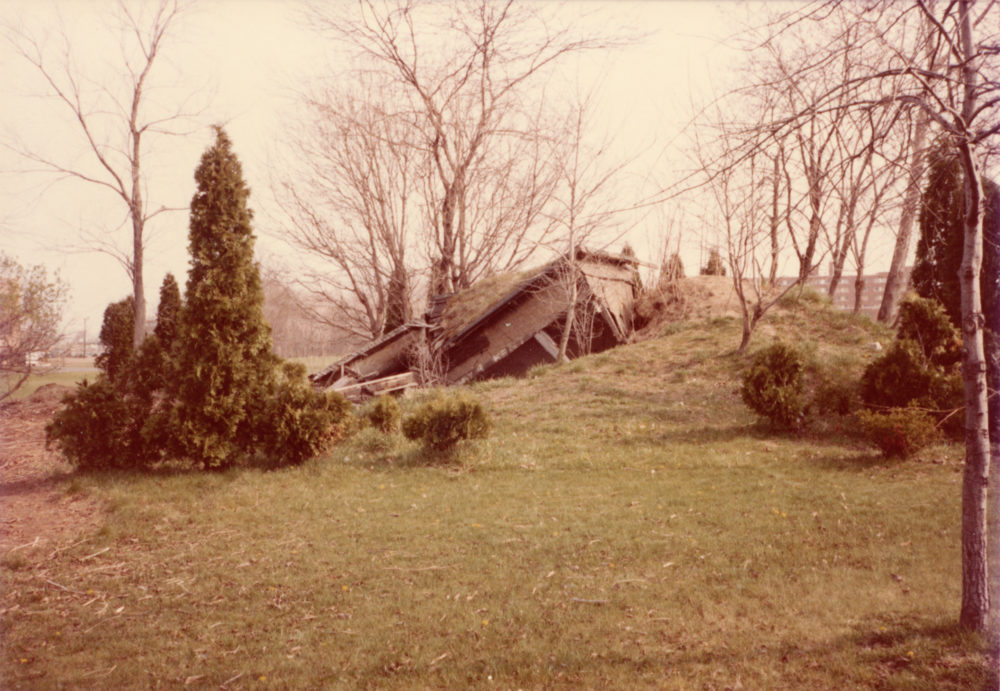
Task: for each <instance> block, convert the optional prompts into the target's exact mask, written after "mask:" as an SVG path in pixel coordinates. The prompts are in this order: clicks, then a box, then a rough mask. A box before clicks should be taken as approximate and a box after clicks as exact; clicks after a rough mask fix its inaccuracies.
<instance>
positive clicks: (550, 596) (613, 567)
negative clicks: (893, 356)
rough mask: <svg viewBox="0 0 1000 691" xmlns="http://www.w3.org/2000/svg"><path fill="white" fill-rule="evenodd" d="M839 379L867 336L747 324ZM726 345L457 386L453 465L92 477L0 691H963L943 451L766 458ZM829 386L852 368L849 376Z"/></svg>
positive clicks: (975, 672) (31, 556)
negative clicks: (92, 518)
mask: <svg viewBox="0 0 1000 691" xmlns="http://www.w3.org/2000/svg"><path fill="white" fill-rule="evenodd" d="M775 334H783V335H785V336H787V337H789V338H796V339H797V340H799V341H808V340H813V341H814V342H818V339H819V338H821V337H822V338H823V339H824V341H823V344H822V345H817V346H815V347H814V348H813V350H814V352H816V353H817V354H818V355H819V356H822V357H824V358H830V357H834V356H836V357H839V358H840V360H841V361H843V362H845V363H850V364H849V366H847V368H848V369H849V370H850V371H847V372H845V376H848V375H850V376H854V375H856V374H858V373H859V372H860V368H861V367H863V365H864V363H865V361H866V359H870V358H871V357H872V356H873V355H874V353H873V352H872V351H871V349H870V347H869V346H870V343H871V342H872V340H874V339H875V338H878V337H882V338H883V341H884V338H885V332H882V331H879V330H878V329H876V328H875V327H870V326H867V325H866V323H865V322H863V321H856V320H853V319H851V318H848V317H844V316H840V315H834V314H833V313H832V312H829V311H828V310H825V309H824V310H822V311H821V314H820V315H819V316H816V315H814V314H812V313H810V312H808V311H805V310H803V309H797V310H790V311H785V312H782V313H779V314H776V315H774V317H773V318H771V317H770V316H769V321H767V322H766V323H765V325H764V326H763V327H762V331H761V333H759V334H758V335H757V336H755V339H756V340H755V343H756V344H757V345H758V346H760V345H764V344H766V343H767V342H768V340H769V339H770V338H772V337H773V336H774V335H775ZM738 341H739V324H738V323H737V322H735V321H733V320H725V319H720V320H714V321H711V322H702V323H692V324H687V325H683V326H675V327H674V328H673V329H672V333H669V334H668V335H665V336H664V337H663V338H660V339H657V340H654V341H648V342H644V343H640V344H636V345H632V346H628V347H624V348H619V349H616V350H614V351H609V352H607V353H603V354H600V355H596V356H592V357H589V358H585V359H582V360H578V361H575V362H573V363H569V364H567V365H562V366H558V367H545V368H541V369H537V370H535V371H533V372H532V374H531V376H530V377H529V378H528V379H525V380H520V381H515V380H499V381H494V382H487V383H483V384H479V385H476V386H475V387H474V390H475V391H476V393H477V394H478V395H479V396H480V397H481V398H482V399H483V400H484V401H485V402H486V403H487V405H488V407H489V409H490V412H491V415H492V418H493V420H494V423H495V429H494V432H493V435H492V436H491V438H490V439H489V440H487V441H485V442H483V443H480V444H478V445H477V446H474V447H469V448H466V449H465V450H464V452H463V453H464V463H462V464H461V465H460V466H458V467H456V466H436V467H424V466H420V465H418V464H417V463H415V459H418V458H420V456H419V454H417V453H416V452H415V450H414V449H413V448H412V446H410V445H409V443H408V442H405V441H404V440H402V439H400V438H391V439H388V440H387V439H385V438H380V437H377V436H375V435H374V434H370V433H365V434H362V435H360V436H358V437H356V438H355V439H353V440H351V441H350V442H347V443H344V444H342V445H340V446H338V447H336V448H334V449H332V450H331V452H330V453H329V454H328V455H326V456H324V457H322V458H318V459H314V460H313V461H310V462H308V463H307V464H305V465H303V466H302V467H298V468H293V469H287V470H281V471H275V472H263V471H251V470H243V471H233V472H226V473H214V474H213V473H204V474H202V473H180V474H169V473H164V474H152V475H129V474H120V473H119V474H97V475H79V476H75V477H73V478H71V479H69V480H68V481H67V482H66V485H65V491H66V492H83V493H86V494H88V495H91V496H94V497H97V498H99V499H100V500H102V501H103V503H104V504H105V505H106V506H107V508H108V510H109V518H108V520H107V522H106V523H105V525H104V526H103V528H102V529H101V530H100V531H99V532H97V533H96V534H91V535H86V536H84V537H83V538H82V539H81V540H80V541H78V542H75V543H71V544H65V545H61V546H59V547H58V548H56V549H53V548H52V547H51V546H49V547H46V548H45V549H41V548H32V547H25V548H23V549H20V550H17V551H11V552H8V553H7V554H5V555H3V557H2V561H0V566H2V568H0V577H2V581H0V587H2V595H0V604H2V617H3V619H2V626H3V646H2V653H0V665H2V666H0V681H2V683H0V686H3V687H4V688H59V687H74V688H76V687H92V688H135V687H178V686H183V685H190V686H192V687H195V688H199V687H201V688H207V687H213V688H218V687H220V686H222V687H226V688H319V687H326V688H329V687H333V688H357V687H362V688H428V687H447V688H467V687H473V688H493V687H495V688H501V689H513V688H574V689H576V688H642V687H648V688H678V689H687V688H698V689H701V688H708V689H715V688H718V689H722V688H747V689H764V688H792V689H843V688H925V689H947V688H954V689H960V688H961V689H964V688H977V687H979V686H981V685H982V684H983V683H984V681H985V679H986V674H987V671H986V658H985V654H984V647H983V645H982V642H981V641H980V640H979V639H978V638H977V637H975V636H970V635H966V634H963V633H961V632H960V631H959V630H958V629H957V627H956V622H957V617H958V609H959V597H960V545H959V528H960V515H959V495H960V483H961V458H962V449H961V448H960V447H958V446H948V445H945V446H939V447H935V448H932V449H928V450H926V451H925V452H923V453H922V454H921V455H920V456H919V457H917V458H916V459H913V460H910V461H907V462H887V461H884V460H883V459H881V458H880V457H879V456H878V455H877V454H876V453H875V452H873V451H872V450H870V449H868V448H866V447H865V446H863V445H861V444H860V443H859V442H857V441H856V440H855V439H854V438H853V437H852V436H851V435H849V434H847V433H846V432H840V431H838V430H837V428H836V423H831V424H830V425H829V426H828V429H827V432H826V433H825V434H823V435H819V434H815V433H813V434H804V435H800V436H796V435H786V436H781V435H774V434H771V433H769V432H768V431H767V430H765V429H763V428H761V427H760V426H759V425H757V424H756V423H755V421H754V420H753V418H752V417H751V415H750V414H749V413H748V412H747V411H746V409H745V408H744V407H743V405H742V404H741V402H740V400H739V396H738V395H737V393H736V388H737V384H736V372H738V371H739V369H740V368H741V367H742V366H743V364H744V363H745V362H746V360H745V359H743V358H738V357H737V356H736V355H735V354H734V353H733V349H734V347H735V345H736V344H737V343H738ZM851 368H853V369H851Z"/></svg>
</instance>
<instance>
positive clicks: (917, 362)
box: [861, 340, 934, 408]
mask: <svg viewBox="0 0 1000 691" xmlns="http://www.w3.org/2000/svg"><path fill="white" fill-rule="evenodd" d="M927 364H928V363H927V360H926V358H924V354H923V351H922V350H921V348H920V346H919V344H917V343H915V342H914V341H910V340H902V341H893V343H892V344H891V345H890V346H889V347H888V349H886V351H885V355H883V356H882V357H880V358H878V359H877V360H875V361H874V362H872V363H871V364H870V365H868V367H867V368H866V369H865V372H864V374H863V375H862V376H861V399H862V400H863V401H864V402H865V404H866V405H868V406H872V407H879V408H904V407H906V406H907V405H909V404H910V403H911V402H913V401H917V402H919V403H920V404H921V405H928V404H930V403H931V401H930V400H929V398H930V391H931V383H932V381H933V379H934V376H933V373H932V372H931V370H930V369H929V368H928V366H927Z"/></svg>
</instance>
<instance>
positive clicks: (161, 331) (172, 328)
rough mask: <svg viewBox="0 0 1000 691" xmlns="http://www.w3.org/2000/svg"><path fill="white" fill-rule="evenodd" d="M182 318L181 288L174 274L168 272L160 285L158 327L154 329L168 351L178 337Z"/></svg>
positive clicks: (157, 311) (157, 309)
mask: <svg viewBox="0 0 1000 691" xmlns="http://www.w3.org/2000/svg"><path fill="white" fill-rule="evenodd" d="M180 318H181V289H180V288H179V287H178V286H177V279H175V278H174V275H173V274H171V273H168V274H167V275H166V276H164V277H163V283H162V284H161V285H160V305H159V307H157V308H156V328H155V329H154V330H153V333H154V334H156V337H157V338H158V339H159V341H160V345H161V346H162V347H163V348H164V349H165V350H167V351H169V350H170V348H171V347H173V344H174V340H175V339H176V338H177V332H178V329H179V328H180Z"/></svg>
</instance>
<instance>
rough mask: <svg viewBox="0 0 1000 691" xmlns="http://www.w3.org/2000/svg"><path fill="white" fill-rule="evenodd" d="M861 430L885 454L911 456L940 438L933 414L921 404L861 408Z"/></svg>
mask: <svg viewBox="0 0 1000 691" xmlns="http://www.w3.org/2000/svg"><path fill="white" fill-rule="evenodd" d="M858 422H859V423H860V424H861V430H862V432H863V433H864V435H865V438H867V439H868V441H870V442H871V443H872V444H874V445H875V446H877V447H878V448H879V449H880V450H881V451H882V454H883V455H884V456H885V457H886V458H894V457H895V458H909V457H910V456H912V455H913V454H915V453H917V452H918V451H920V449H923V448H924V447H927V446H930V445H931V444H933V443H935V442H937V441H940V439H941V433H940V431H939V430H938V428H937V427H936V425H935V423H934V416H933V415H931V414H930V413H928V412H927V411H924V410H920V409H919V408H892V409H890V410H888V411H886V412H875V411H870V410H862V411H860V412H858Z"/></svg>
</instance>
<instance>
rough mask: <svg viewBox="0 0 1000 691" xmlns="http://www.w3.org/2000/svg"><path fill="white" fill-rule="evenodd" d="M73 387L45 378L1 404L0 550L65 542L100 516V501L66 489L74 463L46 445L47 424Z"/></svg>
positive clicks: (94, 524) (92, 525)
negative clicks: (36, 386) (19, 398)
mask: <svg viewBox="0 0 1000 691" xmlns="http://www.w3.org/2000/svg"><path fill="white" fill-rule="evenodd" d="M69 390H70V389H69V387H65V386H60V385H58V384H47V385H45V386H43V387H41V388H39V389H38V390H37V391H36V392H35V393H33V394H32V395H31V396H29V397H28V398H26V399H24V400H22V401H15V402H13V403H9V404H7V405H5V406H3V407H0V554H6V553H7V552H9V551H11V550H14V549H19V548H21V547H24V546H27V545H36V546H42V545H46V544H48V545H56V544H63V543H65V542H67V541H68V540H71V539H72V538H74V537H75V536H77V535H79V534H80V533H83V532H85V531H89V530H92V529H94V528H95V527H96V526H97V525H99V523H100V521H101V510H100V507H99V506H98V504H97V503H96V502H94V501H93V500H91V499H88V498H86V497H84V496H81V495H77V494H71V493H68V492H67V491H66V482H67V477H68V475H69V472H70V468H69V466H68V465H66V463H65V462H64V461H63V460H62V458H61V457H60V456H59V454H58V453H56V452H55V451H54V450H48V449H46V448H45V425H46V423H47V422H48V421H49V418H50V417H51V416H52V413H53V412H54V411H55V410H56V409H57V408H58V407H59V404H60V401H61V400H62V397H63V395H64V394H65V393H66V392H67V391H69Z"/></svg>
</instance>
